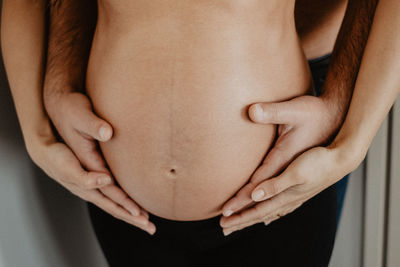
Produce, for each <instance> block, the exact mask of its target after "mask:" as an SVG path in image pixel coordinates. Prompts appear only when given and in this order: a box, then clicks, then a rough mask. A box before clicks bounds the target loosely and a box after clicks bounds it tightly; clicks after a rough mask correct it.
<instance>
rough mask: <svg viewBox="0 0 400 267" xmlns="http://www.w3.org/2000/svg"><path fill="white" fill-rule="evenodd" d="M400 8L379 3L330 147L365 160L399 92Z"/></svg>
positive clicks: (392, 1)
mask: <svg viewBox="0 0 400 267" xmlns="http://www.w3.org/2000/svg"><path fill="white" fill-rule="evenodd" d="M399 15H400V5H399V4H398V1H397V0H380V1H379V3H378V6H377V9H376V14H375V18H374V21H373V25H372V28H371V33H370V36H369V39H368V42H367V45H366V48H365V52H364V55H363V59H362V63H361V67H360V71H359V74H358V78H357V81H356V84H355V89H354V93H353V97H352V100H351V103H350V107H349V111H348V115H347V117H346V120H345V122H344V124H343V127H342V128H341V130H340V132H339V133H338V135H337V137H336V138H335V140H334V142H333V143H332V145H331V146H332V147H333V148H343V151H346V152H345V153H347V152H348V151H350V152H352V153H351V154H352V156H358V163H359V162H361V160H362V159H363V158H364V157H365V154H366V153H367V150H368V147H369V146H370V144H371V142H372V139H373V137H374V136H375V134H376V132H377V131H378V128H379V126H380V125H381V123H382V121H383V120H384V118H385V116H386V115H387V113H388V112H389V110H390V107H391V106H392V105H393V103H394V101H395V99H396V97H397V95H398V94H399V92H400V76H399V75H398V72H399V70H400V16H399Z"/></svg>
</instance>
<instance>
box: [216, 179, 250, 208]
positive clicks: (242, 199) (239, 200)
mask: <svg viewBox="0 0 400 267" xmlns="http://www.w3.org/2000/svg"><path fill="white" fill-rule="evenodd" d="M256 186H257V185H256V184H254V183H252V182H251V181H250V182H249V183H248V184H246V185H245V186H244V187H243V188H242V189H240V190H239V192H238V193H237V194H236V195H235V196H234V197H233V198H231V199H230V200H229V201H228V202H227V203H225V205H224V206H223V207H222V214H223V216H231V215H232V214H234V213H235V212H237V211H240V210H242V209H244V208H246V207H248V206H249V205H251V204H253V203H254V202H253V200H252V199H251V192H253V189H254V188H255V187H256Z"/></svg>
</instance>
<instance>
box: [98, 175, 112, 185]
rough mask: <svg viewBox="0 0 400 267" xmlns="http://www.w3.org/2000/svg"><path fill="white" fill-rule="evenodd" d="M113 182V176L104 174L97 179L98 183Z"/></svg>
mask: <svg viewBox="0 0 400 267" xmlns="http://www.w3.org/2000/svg"><path fill="white" fill-rule="evenodd" d="M109 183H111V178H110V177H109V176H103V177H100V178H98V179H97V184H98V185H107V184H109Z"/></svg>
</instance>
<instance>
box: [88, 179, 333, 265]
mask: <svg viewBox="0 0 400 267" xmlns="http://www.w3.org/2000/svg"><path fill="white" fill-rule="evenodd" d="M87 205H88V210H89V214H90V218H91V221H92V225H93V228H94V231H95V234H96V236H97V239H98V241H99V243H100V246H101V248H102V250H103V252H104V255H105V257H106V259H107V261H108V263H109V265H110V266H111V267H119V266H124V267H131V266H139V267H145V266H188V267H190V266H219V267H221V266H246V267H247V266H268V267H286V266H288V267H289V266H290V267H292V266H293V267H303V266H304V267H325V266H328V263H329V259H330V256H331V253H332V249H333V245H334V240H335V234H336V207H337V204H336V185H332V186H331V187H329V188H327V189H325V190H324V191H322V192H321V193H320V194H318V195H316V196H315V197H313V198H311V199H310V200H308V201H306V202H305V203H304V204H303V205H302V206H300V208H298V209H297V210H295V211H294V212H292V213H290V214H288V215H286V216H284V217H282V218H280V219H279V220H277V221H274V222H272V223H271V224H269V225H268V226H265V225H264V224H263V223H258V224H255V225H253V226H250V227H248V228H245V229H243V230H240V231H237V232H234V233H232V234H230V235H228V236H226V237H225V236H224V235H223V233H222V229H221V227H220V225H219V219H220V215H219V216H216V217H213V218H210V219H206V220H200V221H172V220H167V219H164V218H160V217H158V216H155V215H153V214H150V220H151V221H152V222H153V223H154V224H155V225H156V228H157V231H156V233H155V234H154V235H153V236H151V235H149V234H148V233H147V232H144V231H142V230H141V229H139V228H136V227H134V226H132V225H129V224H127V223H125V222H123V221H120V220H118V219H116V218H114V217H113V216H111V215H109V214H107V213H105V212H103V211H102V210H101V209H99V208H98V207H96V206H95V205H93V204H91V203H87Z"/></svg>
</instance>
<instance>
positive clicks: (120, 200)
mask: <svg viewBox="0 0 400 267" xmlns="http://www.w3.org/2000/svg"><path fill="white" fill-rule="evenodd" d="M100 191H101V192H102V193H103V194H104V195H105V196H107V197H108V198H109V199H111V200H112V201H114V202H115V203H117V204H119V205H120V206H122V207H124V208H125V209H126V210H128V211H129V212H130V213H131V214H132V215H133V216H139V215H140V210H141V208H140V207H139V205H137V204H136V202H135V201H133V200H132V199H131V198H130V197H129V196H128V195H127V194H126V193H125V192H124V191H122V190H121V189H120V188H119V187H118V186H116V185H108V186H105V187H102V188H101V189H100Z"/></svg>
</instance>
